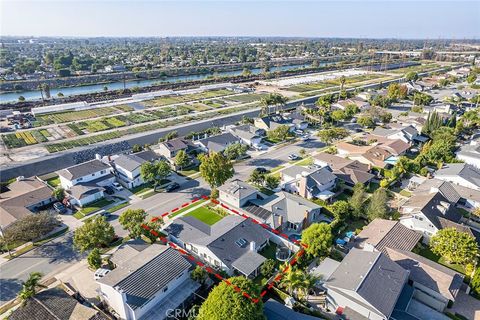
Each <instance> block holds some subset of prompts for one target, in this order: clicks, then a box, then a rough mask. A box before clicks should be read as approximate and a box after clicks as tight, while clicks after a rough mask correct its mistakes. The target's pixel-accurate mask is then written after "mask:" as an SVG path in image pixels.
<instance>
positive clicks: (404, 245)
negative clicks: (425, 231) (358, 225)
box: [348, 218, 422, 255]
mask: <svg viewBox="0 0 480 320" xmlns="http://www.w3.org/2000/svg"><path fill="white" fill-rule="evenodd" d="M421 238H422V235H421V234H419V233H417V232H415V231H413V230H410V229H408V228H407V227H405V226H404V225H402V224H401V223H400V222H399V221H394V220H386V219H380V218H377V219H375V220H373V221H372V222H370V223H369V224H368V225H366V226H365V227H364V228H363V229H362V231H361V232H360V233H359V234H358V235H357V236H356V237H355V240H354V241H353V242H349V243H348V245H350V244H351V246H354V247H356V248H359V249H363V250H366V251H380V252H382V253H384V254H387V255H388V252H387V248H391V249H401V250H407V251H411V250H412V249H413V248H414V247H415V246H416V245H417V243H418V242H419V241H420V239H421Z"/></svg>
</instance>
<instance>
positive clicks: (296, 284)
mask: <svg viewBox="0 0 480 320" xmlns="http://www.w3.org/2000/svg"><path fill="white" fill-rule="evenodd" d="M285 266H288V264H286V265H285ZM284 268H285V267H284ZM302 280H303V277H302V271H300V270H294V269H293V268H292V267H290V268H289V269H288V271H287V272H286V273H285V275H284V276H283V278H282V281H281V284H280V286H281V287H283V288H285V289H287V291H288V293H289V294H290V295H291V296H292V295H294V293H295V292H296V290H297V289H299V288H301V286H302Z"/></svg>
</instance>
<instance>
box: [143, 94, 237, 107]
mask: <svg viewBox="0 0 480 320" xmlns="http://www.w3.org/2000/svg"><path fill="white" fill-rule="evenodd" d="M232 94H234V92H233V91H230V90H211V91H205V92H201V93H193V94H187V95H182V96H165V97H158V98H156V99H153V100H149V101H145V102H143V103H144V104H145V106H146V107H147V108H153V107H161V106H166V105H169V104H175V103H182V102H189V101H195V100H202V99H210V98H216V97H221V96H228V95H232Z"/></svg>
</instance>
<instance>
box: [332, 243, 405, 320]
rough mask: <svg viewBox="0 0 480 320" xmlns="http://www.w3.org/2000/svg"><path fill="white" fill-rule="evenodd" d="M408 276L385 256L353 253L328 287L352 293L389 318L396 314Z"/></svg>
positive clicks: (366, 252)
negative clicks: (395, 310) (394, 310)
mask: <svg viewBox="0 0 480 320" xmlns="http://www.w3.org/2000/svg"><path fill="white" fill-rule="evenodd" d="M407 277H408V272H407V271H405V270H404V269H403V268H402V267H400V266H399V265H397V264H396V263H394V262H393V261H392V260H390V259H389V258H388V257H387V256H386V255H384V254H383V253H381V252H369V251H363V250H359V249H352V250H350V252H349V253H348V254H347V256H346V257H345V258H344V259H343V261H342V263H341V264H340V266H339V267H338V268H337V270H335V272H334V273H333V274H332V275H331V277H330V279H329V280H328V281H327V283H326V285H327V287H328V288H329V290H330V288H332V289H340V290H351V291H353V292H356V293H357V294H358V295H360V296H361V297H362V298H363V299H365V301H367V302H368V303H369V304H370V305H371V307H369V309H371V310H372V307H373V310H375V309H376V310H378V311H380V312H381V313H382V314H383V315H385V316H386V317H387V318H388V317H389V316H390V314H391V313H392V311H393V308H394V306H395V304H396V302H397V299H398V297H399V296H400V293H401V291H402V288H403V286H404V284H405V282H406V280H407Z"/></svg>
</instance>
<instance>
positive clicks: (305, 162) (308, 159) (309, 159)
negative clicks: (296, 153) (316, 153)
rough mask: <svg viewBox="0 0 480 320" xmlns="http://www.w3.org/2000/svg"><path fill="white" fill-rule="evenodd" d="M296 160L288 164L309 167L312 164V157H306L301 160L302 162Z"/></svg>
mask: <svg viewBox="0 0 480 320" xmlns="http://www.w3.org/2000/svg"><path fill="white" fill-rule="evenodd" d="M297 161H298V160H294V161H290V163H294V164H295V165H297V166H310V165H312V164H313V158H312V157H306V158H303V159H302V160H300V161H298V162H297Z"/></svg>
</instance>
